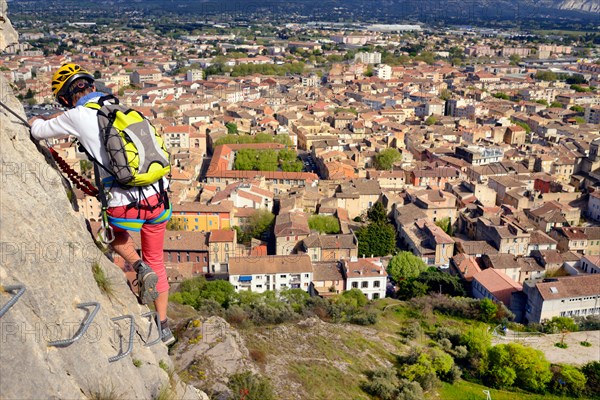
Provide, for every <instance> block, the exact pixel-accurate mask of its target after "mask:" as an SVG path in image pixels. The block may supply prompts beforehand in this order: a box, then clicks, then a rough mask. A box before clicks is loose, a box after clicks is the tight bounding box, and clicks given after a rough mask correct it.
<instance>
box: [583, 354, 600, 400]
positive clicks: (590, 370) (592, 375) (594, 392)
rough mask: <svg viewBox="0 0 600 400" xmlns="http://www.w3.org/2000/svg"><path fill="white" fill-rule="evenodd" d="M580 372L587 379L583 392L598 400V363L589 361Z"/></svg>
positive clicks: (599, 372) (599, 391)
mask: <svg viewBox="0 0 600 400" xmlns="http://www.w3.org/2000/svg"><path fill="white" fill-rule="evenodd" d="M581 372H583V374H584V375H585V377H586V379H587V383H586V385H585V386H586V387H585V392H586V394H587V395H588V396H590V397H593V398H600V362H599V361H591V362H589V363H587V364H585V365H584V366H583V367H581Z"/></svg>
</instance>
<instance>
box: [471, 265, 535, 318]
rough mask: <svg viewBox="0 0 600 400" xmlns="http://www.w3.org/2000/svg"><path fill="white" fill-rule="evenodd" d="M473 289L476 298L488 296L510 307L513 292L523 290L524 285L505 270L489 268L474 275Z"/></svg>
mask: <svg viewBox="0 0 600 400" xmlns="http://www.w3.org/2000/svg"><path fill="white" fill-rule="evenodd" d="M472 290H473V297H475V298H476V299H485V298H488V299H491V300H493V301H496V302H500V303H503V304H504V305H505V306H506V307H508V308H509V309H510V308H511V307H510V306H511V302H512V297H513V293H517V292H520V291H522V290H523V286H521V284H520V283H517V282H515V281H514V280H512V279H511V278H510V277H509V276H508V275H506V274H505V273H504V272H502V271H499V270H497V269H494V268H488V269H485V270H483V271H481V272H479V273H477V274H475V275H474V276H473V282H472Z"/></svg>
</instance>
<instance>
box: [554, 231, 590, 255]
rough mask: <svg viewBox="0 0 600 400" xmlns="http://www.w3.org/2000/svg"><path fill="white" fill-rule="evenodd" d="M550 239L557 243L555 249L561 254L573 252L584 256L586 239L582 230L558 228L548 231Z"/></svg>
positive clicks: (586, 245) (586, 244)
mask: <svg viewBox="0 0 600 400" xmlns="http://www.w3.org/2000/svg"><path fill="white" fill-rule="evenodd" d="M550 237H552V238H553V239H554V240H556V241H557V242H558V243H557V245H556V248H557V249H558V250H559V251H561V252H567V251H573V252H578V253H582V254H585V251H586V250H587V247H588V237H587V235H586V234H585V231H584V230H583V228H577V227H567V226H565V227H560V228H554V229H552V230H551V231H550Z"/></svg>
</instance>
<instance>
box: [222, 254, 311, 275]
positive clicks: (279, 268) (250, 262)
mask: <svg viewBox="0 0 600 400" xmlns="http://www.w3.org/2000/svg"><path fill="white" fill-rule="evenodd" d="M303 272H313V268H312V264H311V262H310V257H309V256H308V255H307V254H292V255H289V256H257V257H255V256H249V257H233V258H230V259H229V275H257V274H283V273H303Z"/></svg>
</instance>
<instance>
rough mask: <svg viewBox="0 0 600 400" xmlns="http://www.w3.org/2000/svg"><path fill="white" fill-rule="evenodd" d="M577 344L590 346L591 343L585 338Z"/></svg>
mask: <svg viewBox="0 0 600 400" xmlns="http://www.w3.org/2000/svg"><path fill="white" fill-rule="evenodd" d="M579 344H580V345H582V346H583V347H592V344H591V343H590V342H588V341H587V340H584V341H582V342H579Z"/></svg>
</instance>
